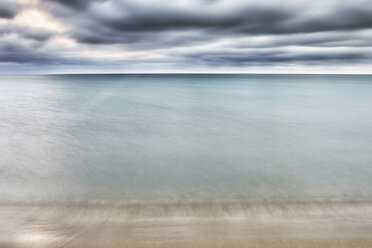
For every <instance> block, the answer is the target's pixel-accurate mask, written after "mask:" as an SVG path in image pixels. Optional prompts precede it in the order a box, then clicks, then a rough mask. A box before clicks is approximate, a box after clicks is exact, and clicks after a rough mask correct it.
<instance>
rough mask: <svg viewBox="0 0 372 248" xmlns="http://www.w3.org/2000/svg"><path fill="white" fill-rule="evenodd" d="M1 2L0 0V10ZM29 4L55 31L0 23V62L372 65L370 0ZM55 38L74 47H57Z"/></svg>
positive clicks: (63, 0) (50, 0) (62, 0)
mask: <svg viewBox="0 0 372 248" xmlns="http://www.w3.org/2000/svg"><path fill="white" fill-rule="evenodd" d="M4 6H5V7H4ZM9 6H11V4H6V5H4V4H0V16H1V10H2V9H11V8H10V7H9ZM14 6H17V5H14ZM12 8H13V10H14V12H13V14H12V15H8V16H7V18H11V17H14V16H15V14H16V12H17V11H19V10H17V8H15V7H12ZM37 8H39V9H40V10H42V11H45V12H46V13H48V14H50V15H51V16H52V17H53V18H54V19H56V20H57V21H59V22H60V23H62V24H63V26H64V29H62V30H63V31H58V30H57V31H55V30H54V31H50V30H45V29H36V28H30V27H21V26H20V25H16V24H9V23H7V24H6V26H4V25H3V26H0V45H2V46H1V47H2V48H1V49H2V50H1V51H0V52H1V54H0V59H1V61H0V62H4V61H5V62H6V61H10V62H12V63H29V64H32V63H34V64H39V65H40V64H48V63H52V64H53V63H54V64H74V63H75V62H74V61H76V64H79V63H80V65H89V64H90V65H91V64H94V63H96V64H99V62H97V60H96V61H94V62H92V61H93V60H89V58H87V57H86V56H88V57H89V53H87V51H90V53H91V54H94V53H95V52H96V51H100V52H101V54H103V55H113V58H116V59H117V60H116V62H114V60H107V61H108V63H111V64H112V65H113V64H115V63H116V65H120V64H123V65H124V64H125V65H129V64H130V65H134V66H135V64H136V63H137V64H138V65H139V68H141V66H143V65H146V66H149V65H161V66H163V65H166V64H169V66H175V67H177V68H186V69H187V68H190V67H198V66H205V67H212V68H213V67H214V66H219V67H221V66H227V67H228V66H230V67H241V66H250V65H256V66H261V65H262V66H265V67H266V66H270V65H281V64H294V65H305V66H306V65H309V64H323V65H325V66H326V65H327V64H330V63H332V64H339V65H348V64H349V65H357V64H366V65H367V64H372V61H371V60H372V56H371V54H372V50H371V49H372V43H371V40H372V0H355V1H348V0H337V1H336V0H322V1H320V0H313V1H310V0H298V1H295V0H271V1H262V0H249V1H244V0H187V1H186V0H174V1H162V0H39V3H38V4H37ZM18 9H19V8H18ZM4 16H6V14H5V15H4ZM2 37H3V40H4V41H2ZM4 37H5V38H4ZM9 37H11V39H12V41H11V42H13V44H10V43H7V42H9V39H10V38H9ZM55 37H57V38H58V37H59V38H61V37H62V38H66V39H69V40H72V41H73V42H75V43H76V44H77V45H74V44H73V45H71V44H70V43H69V45H68V46H67V45H66V48H60V47H59V46H60V45H61V44H62V43H58V44H57V45H56V44H54V43H53V42H55V39H54V38H55ZM18 40H19V41H20V42H19V43H18V42H17V41H18ZM14 44H17V45H18V46H19V47H13V48H12V46H10V45H13V46H16V45H14ZM51 44H54V45H51ZM62 45H63V44H62ZM83 50H84V51H85V53H83ZM126 52H127V53H126ZM136 52H139V55H138V54H137V55H136ZM62 53H65V54H62ZM116 53H120V55H118V54H116ZM65 55H68V56H65ZM70 55H73V56H70ZM95 56H99V55H95ZM121 56H123V57H121ZM126 56H127V57H126ZM108 57H109V56H108ZM104 61H105V57H103V58H102V64H104Z"/></svg>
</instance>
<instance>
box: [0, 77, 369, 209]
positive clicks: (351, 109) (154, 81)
mask: <svg viewBox="0 0 372 248" xmlns="http://www.w3.org/2000/svg"><path fill="white" fill-rule="evenodd" d="M333 200H335V201H339V200H341V201H343V200H345V201H350V200H358V201H359V200H360V201H369V200H372V76H371V75H285V74H278V75H271V74H79V75H1V76H0V202H2V203H33V202H35V203H41V202H42V203H44V202H46V203H51V202H57V203H58V202H63V203H66V202H78V203H80V202H93V203H102V202H103V203H158V202H161V203H169V202H176V203H177V202H241V201H244V202H270V201H283V202H314V201H333Z"/></svg>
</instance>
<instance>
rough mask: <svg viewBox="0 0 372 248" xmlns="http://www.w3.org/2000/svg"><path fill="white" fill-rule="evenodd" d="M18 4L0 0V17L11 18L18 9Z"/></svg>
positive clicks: (8, 0)
mask: <svg viewBox="0 0 372 248" xmlns="http://www.w3.org/2000/svg"><path fill="white" fill-rule="evenodd" d="M19 9H20V8H19V6H18V5H17V4H16V3H15V2H12V1H10V0H1V2H0V18H6V19H10V18H13V17H14V16H15V15H16V14H17V12H18V11H19Z"/></svg>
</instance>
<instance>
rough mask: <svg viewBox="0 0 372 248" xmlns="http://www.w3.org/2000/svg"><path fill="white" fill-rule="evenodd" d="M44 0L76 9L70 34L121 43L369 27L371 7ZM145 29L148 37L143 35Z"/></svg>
mask: <svg viewBox="0 0 372 248" xmlns="http://www.w3.org/2000/svg"><path fill="white" fill-rule="evenodd" d="M46 2H47V3H51V2H53V3H57V4H60V5H64V6H68V7H69V8H70V11H64V12H60V11H59V13H57V15H58V14H60V18H62V19H63V20H65V21H67V22H68V21H69V19H70V18H71V17H72V16H73V15H76V12H79V14H78V16H75V18H74V19H73V21H74V23H76V24H77V26H76V28H72V30H71V36H72V37H73V38H75V39H76V40H78V41H80V42H83V43H97V44H105V43H106V44H111V43H124V44H125V43H131V42H136V41H138V39H141V40H143V39H146V38H147V39H149V38H151V36H152V35H153V33H154V32H158V33H159V32H166V31H180V32H181V31H185V30H186V31H187V30H201V31H203V32H204V33H205V34H206V35H210V34H216V33H218V34H219V35H220V36H234V35H258V34H291V33H312V32H323V31H334V30H350V29H354V30H355V29H363V28H371V27H372V7H370V6H368V5H365V4H360V5H356V4H353V5H351V4H348V3H347V2H346V3H345V2H344V1H340V2H334V1H331V4H330V6H326V7H324V6H322V5H319V4H316V2H317V1H314V2H315V3H312V2H307V5H304V4H296V2H292V3H291V4H285V2H284V4H283V1H282V2H280V1H279V2H278V1H274V2H273V3H272V4H262V3H260V2H257V1H255V2H252V3H250V1H239V2H237V3H236V6H235V7H230V6H229V5H230V4H229V3H228V1H216V2H205V1H191V2H194V3H195V5H194V6H191V5H190V6H186V7H185V6H182V5H175V4H171V3H168V2H162V1H157V2H155V4H153V5H150V4H144V3H141V2H140V3H139V2H136V1H119V0H116V1H115V0H111V1H103V0H96V1H66V0H54V1H52V0H46ZM289 6H291V7H289ZM83 7H84V8H83ZM324 8H326V9H324ZM224 9H225V11H224ZM80 18H81V19H80ZM79 19H80V20H79ZM146 33H148V37H144V36H145V35H144V34H146ZM212 36H213V35H212Z"/></svg>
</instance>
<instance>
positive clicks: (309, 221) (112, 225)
mask: <svg viewBox="0 0 372 248" xmlns="http://www.w3.org/2000/svg"><path fill="white" fill-rule="evenodd" d="M0 218H1V222H0V247H138V248H140V247H180V248H181V247H185V248H186V247H279V248H281V247H283V248H284V247H304V248H307V247H309V248H310V247H345V248H346V247H372V203H369V202H316V203H255V204H252V203H188V204H185V203H182V204H181V203H180V204H127V205H112V204H111V205H107V204H61V203H59V204H1V206H0Z"/></svg>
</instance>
